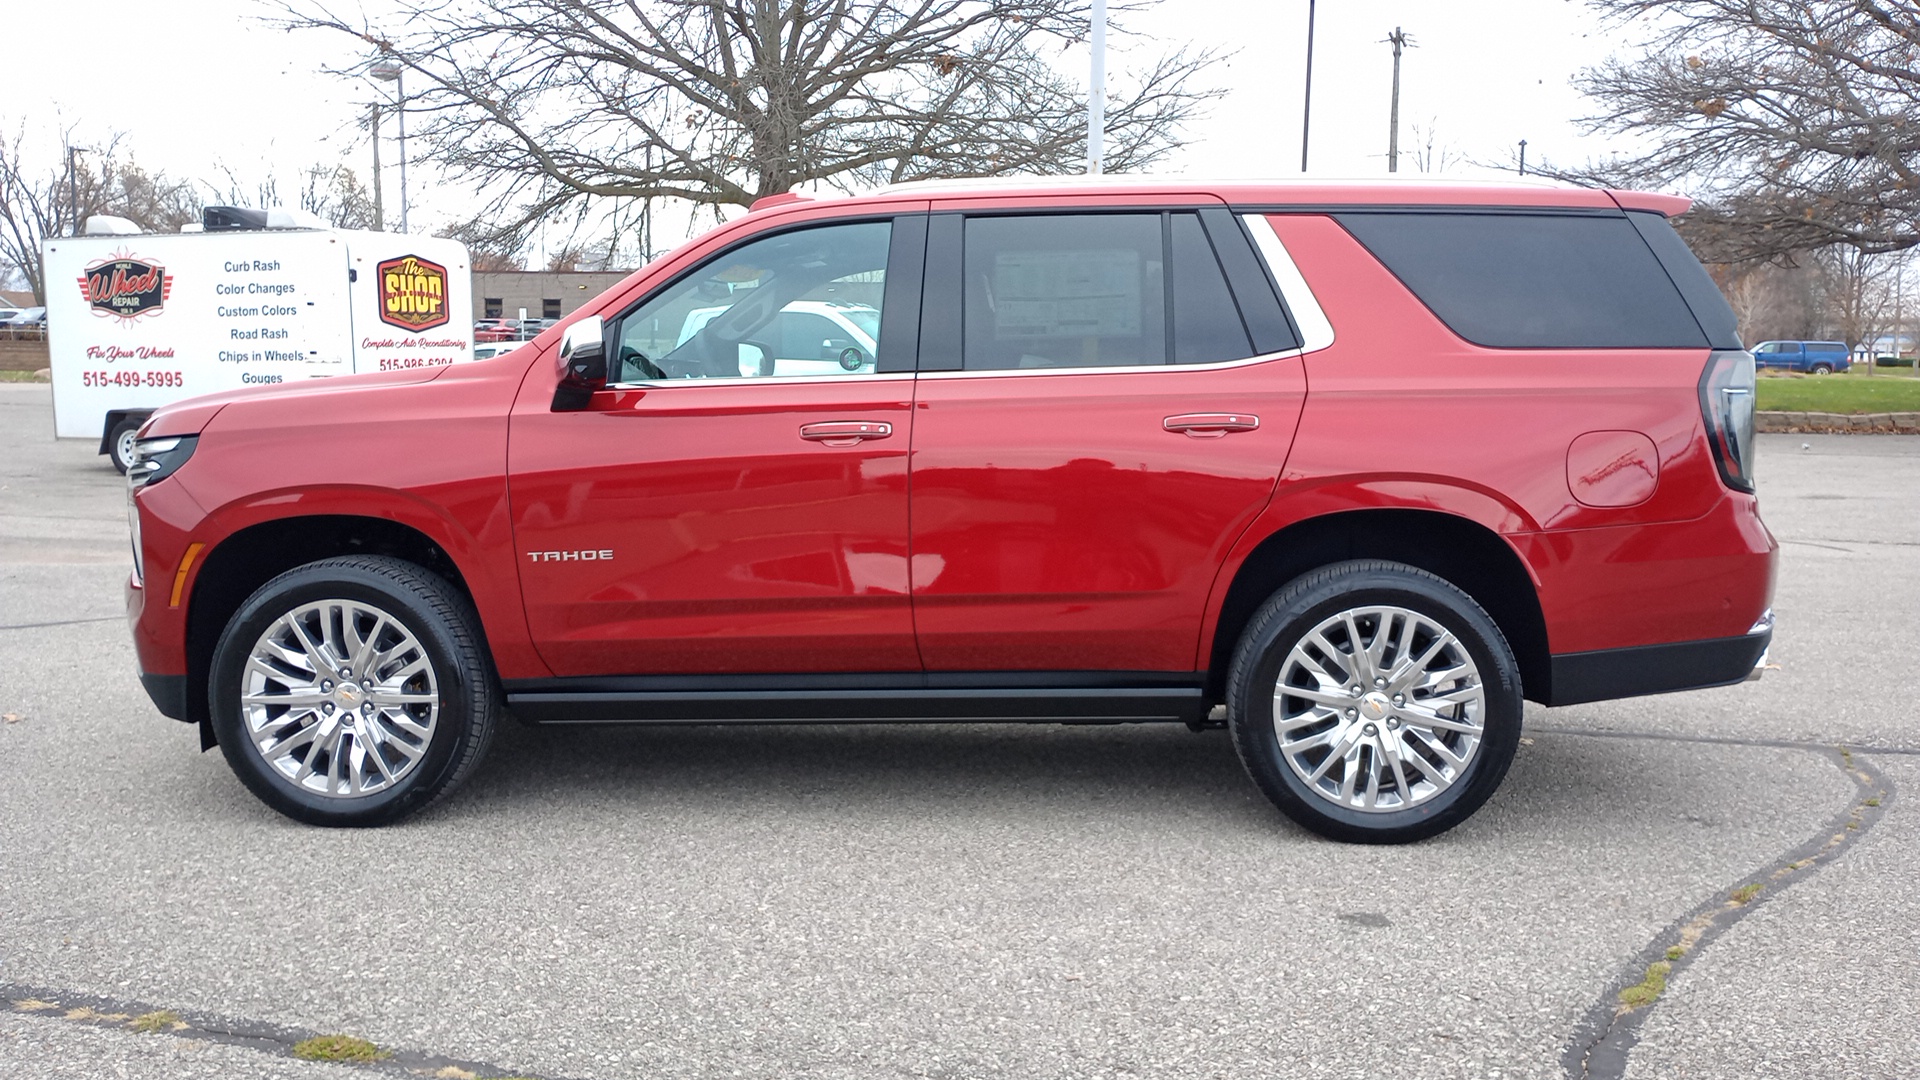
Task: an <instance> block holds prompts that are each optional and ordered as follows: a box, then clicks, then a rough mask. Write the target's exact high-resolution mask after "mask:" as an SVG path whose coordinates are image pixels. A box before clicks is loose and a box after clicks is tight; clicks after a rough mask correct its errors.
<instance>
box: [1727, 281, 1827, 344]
mask: <svg viewBox="0 0 1920 1080" xmlns="http://www.w3.org/2000/svg"><path fill="white" fill-rule="evenodd" d="M1708 269H1709V270H1710V271H1711V272H1712V273H1713V275H1714V278H1715V280H1717V281H1718V282H1719V284H1720V291H1721V292H1722V293H1724V294H1726V297H1727V302H1728V303H1729V304H1731V305H1732V306H1733V313H1734V315H1735V316H1736V317H1737V318H1738V319H1739V326H1740V340H1742V341H1745V342H1747V343H1749V344H1754V343H1758V342H1762V341H1770V340H1774V339H1778V338H1786V339H1798V338H1817V337H1821V336H1822V335H1823V333H1824V331H1823V330H1822V328H1821V323H1822V321H1823V319H1822V318H1821V303H1820V293H1821V288H1820V281H1819V275H1818V274H1817V273H1816V272H1815V271H1814V270H1813V268H1812V267H1809V266H1805V265H1796V266H1779V265H1776V264H1773V263H1763V262H1748V263H1737V264H1721V265H1715V266H1710V267H1708Z"/></svg>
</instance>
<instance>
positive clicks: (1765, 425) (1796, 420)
mask: <svg viewBox="0 0 1920 1080" xmlns="http://www.w3.org/2000/svg"><path fill="white" fill-rule="evenodd" d="M1753 420H1754V427H1755V429H1756V430H1759V431H1766V432H1809V433H1819V434H1841V435H1856V434H1865V435H1874V434H1880V435H1920V412H1896V413H1823V412H1756V413H1754V414H1753Z"/></svg>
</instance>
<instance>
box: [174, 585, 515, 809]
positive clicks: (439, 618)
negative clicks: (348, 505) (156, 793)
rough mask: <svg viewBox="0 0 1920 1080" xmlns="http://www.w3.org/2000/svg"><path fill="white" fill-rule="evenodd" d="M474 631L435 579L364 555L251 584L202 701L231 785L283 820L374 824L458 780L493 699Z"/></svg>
mask: <svg viewBox="0 0 1920 1080" xmlns="http://www.w3.org/2000/svg"><path fill="white" fill-rule="evenodd" d="M476 623H477V620H476V619H475V618H474V615H473V612H472V609H471V606H470V605H469V604H468V602H467V600H466V598H465V597H463V596H461V595H460V593H459V592H457V591H456V590H455V589H454V588H453V587H452V586H450V585H448V584H447V583H446V582H445V581H444V580H442V579H441V578H439V577H437V576H435V575H434V574H431V573H429V572H427V571H426V570H424V569H422V568H420V567H418V566H415V565H413V564H412V563H407V562H403V561H401V560H399V559H390V558H384V557H375V556H354V557H348V558H337V559H323V560H321V561H319V562H313V563H308V564H306V565H305V566H300V567H296V568H295V569H293V570H289V571H287V572H286V573H284V574H281V575H280V576H279V577H277V578H274V579H273V580H272V581H269V582H268V583H267V584H265V585H263V586H261V587H260V589H259V591H258V592H255V593H254V594H253V596H252V597H250V598H249V599H248V600H247V602H246V603H245V604H242V605H241V607H240V610H239V611H238V612H236V613H235V614H234V616H233V618H232V620H231V621H229V622H228V624H227V629H226V632H225V633H224V634H222V635H221V638H220V643H219V645H218V646H217V647H216V649H215V653H214V660H213V672H212V680H211V685H210V686H209V692H210V693H209V696H210V703H211V712H212V718H213V727H214V732H215V734H216V735H217V736H218V737H219V740H220V749H221V751H222V752H223V753H225V755H226V758H227V762H228V764H229V765H231V766H232V767H233V771H234V772H235V773H236V774H237V775H238V776H239V777H240V780H241V781H242V782H243V783H245V784H246V785H247V787H248V788H249V789H251V790H252V791H253V793H254V794H256V795H258V796H259V797H260V798H261V799H262V800H264V801H265V802H266V803H267V804H268V805H270V806H272V807H273V808H274V809H276V810H278V811H280V812H281V813H283V814H285V815H287V816H288V817H291V818H295V819H297V820H300V821H305V822H308V823H310V824H315V825H381V824H385V823H387V822H390V821H394V820H397V819H399V818H401V817H404V816H405V815H407V814H410V813H413V812H414V811H416V810H419V809H421V808H423V807H425V806H426V805H427V804H429V803H431V802H433V801H434V800H435V799H437V798H439V797H440V796H442V795H445V794H446V793H447V792H449V791H452V790H453V789H454V788H455V787H456V786H458V785H459V784H460V782H461V781H463V780H465V779H466V777H467V776H469V775H470V774H471V773H472V772H473V770H474V769H475V767H476V766H478V765H479V763H480V759H481V757H482V756H483V755H484V754H485V752H486V747H487V744H488V742H489V741H491V738H492V735H493V729H494V725H495V723H496V720H497V717H498V715H499V711H500V706H499V691H498V690H497V688H496V682H495V679H494V676H493V671H492V668H491V667H490V665H489V663H488V660H487V652H486V648H485V646H484V644H483V642H482V641H481V638H480V635H479V634H478V633H477V632H476V631H475V630H474V626H475V625H476Z"/></svg>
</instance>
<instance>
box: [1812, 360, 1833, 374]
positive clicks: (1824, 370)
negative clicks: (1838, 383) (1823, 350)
mask: <svg viewBox="0 0 1920 1080" xmlns="http://www.w3.org/2000/svg"><path fill="white" fill-rule="evenodd" d="M1812 371H1813V373H1814V374H1815V375H1831V374H1833V365H1832V364H1828V363H1824V362H1823V363H1819V364H1815V365H1813V368H1812Z"/></svg>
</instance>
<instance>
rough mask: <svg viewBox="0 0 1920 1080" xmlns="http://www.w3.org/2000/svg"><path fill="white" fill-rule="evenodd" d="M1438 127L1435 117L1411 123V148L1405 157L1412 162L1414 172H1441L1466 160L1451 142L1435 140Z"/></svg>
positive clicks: (1438, 123)
mask: <svg viewBox="0 0 1920 1080" xmlns="http://www.w3.org/2000/svg"><path fill="white" fill-rule="evenodd" d="M1439 127H1440V122H1439V120H1437V119H1430V120H1428V121H1427V122H1426V123H1425V124H1418V123H1416V124H1414V125H1413V150H1412V152H1410V153H1409V154H1408V155H1407V157H1408V158H1409V159H1410V160H1411V161H1412V162H1413V170H1414V171H1415V172H1422V173H1443V172H1446V171H1447V170H1448V169H1451V168H1453V167H1454V166H1455V165H1460V164H1463V163H1464V162H1465V161H1466V157H1465V155H1463V154H1461V153H1460V151H1459V150H1457V149H1455V148H1454V145H1453V144H1452V143H1440V142H1437V139H1438V135H1437V132H1438V130H1439Z"/></svg>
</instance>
